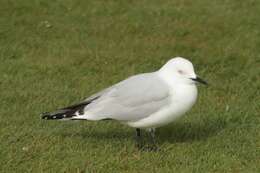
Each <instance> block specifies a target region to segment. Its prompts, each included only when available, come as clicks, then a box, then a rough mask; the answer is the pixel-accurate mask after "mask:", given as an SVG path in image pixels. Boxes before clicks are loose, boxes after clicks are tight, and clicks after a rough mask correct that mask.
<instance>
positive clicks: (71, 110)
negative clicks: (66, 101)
mask: <svg viewBox="0 0 260 173" xmlns="http://www.w3.org/2000/svg"><path fill="white" fill-rule="evenodd" d="M95 99H96V98H95ZM93 100H94V99H92V100H87V101H84V102H81V103H79V104H75V105H72V106H68V107H65V108H61V109H58V110H57V111H54V112H45V113H42V114H41V118H42V119H45V120H70V119H72V118H73V117H75V116H77V115H76V114H83V113H84V108H85V106H86V105H88V104H89V103H91V102H92V101H93Z"/></svg>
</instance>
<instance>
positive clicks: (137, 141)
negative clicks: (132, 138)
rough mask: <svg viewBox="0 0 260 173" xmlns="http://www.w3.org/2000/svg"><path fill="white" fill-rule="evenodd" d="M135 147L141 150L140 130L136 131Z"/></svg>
mask: <svg viewBox="0 0 260 173" xmlns="http://www.w3.org/2000/svg"><path fill="white" fill-rule="evenodd" d="M136 147H137V148H139V149H141V148H142V147H143V146H142V139H141V129H139V128H137V129H136Z"/></svg>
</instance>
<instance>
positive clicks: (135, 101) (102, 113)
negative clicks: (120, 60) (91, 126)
mask: <svg viewBox="0 0 260 173" xmlns="http://www.w3.org/2000/svg"><path fill="white" fill-rule="evenodd" d="M169 101H170V100H169V87H168V85H167V84H166V83H165V82H164V81H163V80H162V79H161V78H160V77H159V76H158V75H157V74H156V73H144V74H139V75H135V76H132V77H129V78H127V79H126V80H123V81H122V82H120V83H118V84H116V85H114V86H112V87H110V88H108V89H106V90H104V91H103V93H102V92H101V95H100V96H99V98H98V99H96V100H94V101H93V102H91V103H90V104H88V105H87V106H86V107H85V108H84V113H83V115H79V116H77V117H75V119H87V120H101V119H115V120H119V121H136V120H140V119H143V118H146V117H148V116H149V115H151V114H153V113H155V112H157V111H158V110H159V109H161V108H162V107H164V106H166V105H167V104H168V103H169Z"/></svg>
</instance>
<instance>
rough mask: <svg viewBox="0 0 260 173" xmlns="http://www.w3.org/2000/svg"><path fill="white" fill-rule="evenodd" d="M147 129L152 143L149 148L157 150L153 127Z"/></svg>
mask: <svg viewBox="0 0 260 173" xmlns="http://www.w3.org/2000/svg"><path fill="white" fill-rule="evenodd" d="M148 131H149V136H150V140H151V143H152V146H151V150H158V147H157V144H156V140H155V128H150V129H148Z"/></svg>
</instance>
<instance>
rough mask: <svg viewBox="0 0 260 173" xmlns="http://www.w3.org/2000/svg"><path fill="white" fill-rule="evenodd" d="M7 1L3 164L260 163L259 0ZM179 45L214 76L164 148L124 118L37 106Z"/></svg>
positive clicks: (164, 135)
mask: <svg viewBox="0 0 260 173" xmlns="http://www.w3.org/2000/svg"><path fill="white" fill-rule="evenodd" d="M0 4H1V5H0V98H1V99H0V141H1V142H0V172H3V173H4V172H129V173H133V172H186V173H190V172H198V173H201V172H218V173H223V172H231V173H238V172H250V173H251V172H260V106H259V103H260V30H259V28H260V22H259V21H260V15H259V11H260V1H259V0H248V1H243V0H226V1H224V0H212V1H208V0H200V1H193V0H185V1H182V0H174V1H172V0H166V1H156V0H149V1H148V0H140V1H116V0H113V1H112V0H111V1H104V0H103V1H102V0H97V1H83V0H82V1H80V0H31V1H22V0H0ZM174 56H183V57H187V58H189V59H190V60H191V61H192V62H193V63H194V65H195V69H196V72H197V73H198V74H199V75H200V76H201V77H203V78H205V79H207V80H208V82H209V83H210V87H208V88H205V87H200V88H199V100H198V102H197V103H196V105H195V106H194V107H193V109H192V110H191V111H190V112H189V113H187V115H186V116H185V117H183V118H181V119H179V120H178V121H176V122H174V123H172V124H170V125H168V126H166V127H162V128H159V129H158V131H157V132H158V133H157V135H158V141H159V146H160V148H161V151H159V152H142V151H138V150H137V149H136V148H135V146H134V144H135V142H134V130H133V129H131V128H129V127H126V126H124V125H121V124H119V123H116V122H57V121H55V122H54V121H43V120H41V119H40V117H39V114H40V113H41V112H45V111H51V110H54V109H56V108H59V107H62V106H66V105H68V104H72V103H76V102H77V101H80V100H82V99H83V98H84V97H85V96H88V95H90V94H92V93H95V92H97V91H99V90H100V89H102V88H105V87H108V86H109V85H111V84H113V83H116V82H118V81H120V80H122V79H124V78H126V77H127V76H130V75H133V74H137V73H141V72H149V71H155V70H157V69H158V68H159V67H160V66H161V65H162V64H164V63H165V62H166V61H167V60H168V59H170V58H171V57H174Z"/></svg>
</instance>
